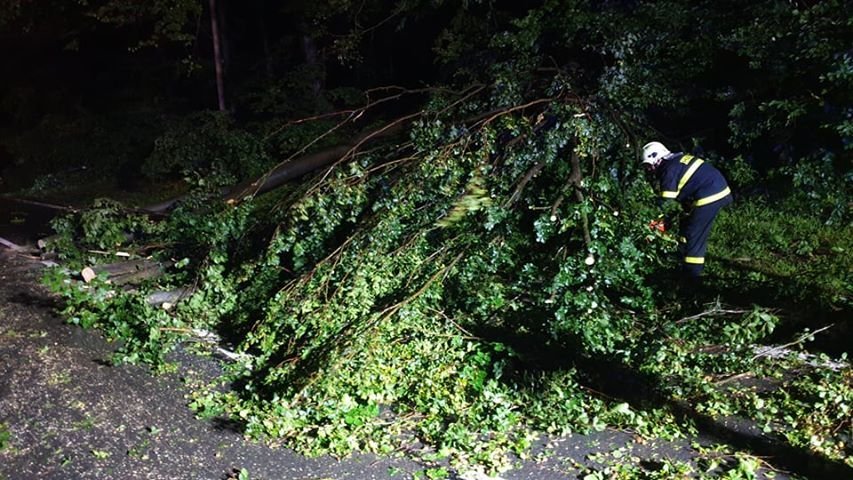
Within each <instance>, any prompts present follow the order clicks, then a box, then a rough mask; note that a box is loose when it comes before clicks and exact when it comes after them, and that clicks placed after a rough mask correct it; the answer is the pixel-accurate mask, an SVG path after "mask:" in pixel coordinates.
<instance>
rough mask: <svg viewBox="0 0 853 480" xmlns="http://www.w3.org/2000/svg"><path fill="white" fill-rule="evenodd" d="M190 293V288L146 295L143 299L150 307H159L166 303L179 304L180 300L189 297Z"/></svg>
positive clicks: (191, 291) (191, 290)
mask: <svg viewBox="0 0 853 480" xmlns="http://www.w3.org/2000/svg"><path fill="white" fill-rule="evenodd" d="M192 293H193V289H192V288H187V287H184V288H178V289H175V290H169V291H162V292H153V293H150V294H148V296H147V297H146V298H145V299H146V301H147V302H148V303H149V304H150V305H154V306H159V305H163V304H166V303H168V304H171V305H174V304H176V303H178V302H180V301H181V300H183V299H185V298H187V297H189V296H190V295H192Z"/></svg>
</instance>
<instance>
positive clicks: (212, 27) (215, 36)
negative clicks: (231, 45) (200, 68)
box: [210, 0, 225, 112]
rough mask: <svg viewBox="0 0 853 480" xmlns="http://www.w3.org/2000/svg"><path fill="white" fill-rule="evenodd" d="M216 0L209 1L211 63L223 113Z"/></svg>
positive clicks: (222, 82) (222, 80)
mask: <svg viewBox="0 0 853 480" xmlns="http://www.w3.org/2000/svg"><path fill="white" fill-rule="evenodd" d="M216 17H217V16H216V0H210V32H211V35H212V37H213V63H214V67H215V71H216V97H217V99H218V101H219V111H220V112H224V111H225V78H224V77H225V75H224V73H223V71H222V49H221V39H220V38H219V22H217V18H216Z"/></svg>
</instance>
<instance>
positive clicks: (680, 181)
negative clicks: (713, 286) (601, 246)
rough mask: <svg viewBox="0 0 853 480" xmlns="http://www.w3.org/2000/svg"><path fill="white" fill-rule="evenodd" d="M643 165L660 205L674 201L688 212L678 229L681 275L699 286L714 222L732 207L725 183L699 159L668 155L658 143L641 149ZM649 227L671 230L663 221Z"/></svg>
mask: <svg viewBox="0 0 853 480" xmlns="http://www.w3.org/2000/svg"><path fill="white" fill-rule="evenodd" d="M642 162H643V168H644V169H645V170H646V173H647V175H649V177H650V178H651V179H652V181H653V182H654V183H656V184H657V186H658V188H659V191H660V195H661V201H662V202H663V201H665V200H675V201H677V202H679V203H681V205H682V207H683V208H684V210H685V211H686V212H689V215H688V217H687V218H686V220H685V221H683V222H682V224H681V226H680V230H681V232H680V233H681V235H682V237H683V239H682V242H683V243H682V244H681V260H682V262H683V264H682V273H683V274H684V276H685V277H686V280H688V281H689V282H691V283H698V282H699V279H700V276H701V275H702V270H703V268H704V266H705V251H706V249H707V246H708V236H709V235H710V233H711V226H712V225H713V223H714V218H715V217H716V216H717V213H719V212H720V209H721V208H723V207H725V206H726V205H728V204H730V203H732V195H731V191H730V190H729V186H728V184H727V183H726V179H725V178H724V177H723V174H722V173H720V171H719V170H717V169H716V168H714V167H713V166H711V165H709V164H708V163H705V162H704V161H703V160H702V159H700V158H698V157H694V156H693V155H690V154H685V153H682V152H675V153H673V152H670V151H669V150H668V149H667V148H666V147H665V146H663V144H661V143H660V142H650V143H647V144H646V145H645V146H643V157H642ZM650 226H651V227H652V228H655V229H658V230H661V231H664V230H666V229H667V228H669V227H670V225H667V224H666V221H665V220H656V221H653V222H652V224H651V225H650Z"/></svg>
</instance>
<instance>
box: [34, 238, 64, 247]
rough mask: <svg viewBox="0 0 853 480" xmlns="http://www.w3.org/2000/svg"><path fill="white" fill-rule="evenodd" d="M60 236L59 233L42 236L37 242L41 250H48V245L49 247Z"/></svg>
mask: <svg viewBox="0 0 853 480" xmlns="http://www.w3.org/2000/svg"><path fill="white" fill-rule="evenodd" d="M58 238H59V235H51V236H49V237H44V238H40V239H38V241H37V242H36V245H37V246H38V247H39V250H47V247H49V246H50V244H51V243H53V242H55V241H56V240H57V239H58Z"/></svg>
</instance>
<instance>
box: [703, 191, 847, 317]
mask: <svg viewBox="0 0 853 480" xmlns="http://www.w3.org/2000/svg"><path fill="white" fill-rule="evenodd" d="M789 205H790V204H789ZM715 232H716V233H715V235H714V237H713V238H712V243H711V247H710V248H711V251H712V252H713V251H719V252H724V254H723V255H722V258H721V259H720V260H721V262H723V263H722V265H720V264H718V266H717V265H714V264H711V267H710V269H711V271H712V272H713V273H714V274H716V275H720V276H721V277H723V278H722V281H723V282H724V283H727V284H731V285H740V287H738V288H740V289H743V288H744V286H745V284H746V285H750V284H752V285H754V286H755V287H757V288H763V290H765V291H768V292H772V295H773V297H774V300H775V301H782V302H787V301H790V300H795V301H799V302H810V303H812V304H817V305H821V306H823V307H829V306H833V307H834V308H849V307H850V305H851V303H850V302H851V296H850V292H851V286H853V277H851V272H853V261H851V257H850V255H849V252H850V251H851V249H853V244H851V238H853V237H851V235H853V230H851V227H850V226H849V225H846V226H845V225H825V224H824V223H823V222H822V221H821V218H820V217H816V216H812V215H809V214H808V212H801V213H800V214H795V213H793V212H791V211H789V210H787V208H786V209H784V210H782V209H778V208H776V209H774V208H772V206H771V205H770V201H769V200H762V199H756V200H752V201H749V202H744V203H742V204H736V205H735V206H733V207H732V208H730V209H727V211H726V210H724V211H723V212H722V213H721V214H720V216H719V218H718V219H717V222H716V226H715Z"/></svg>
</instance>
